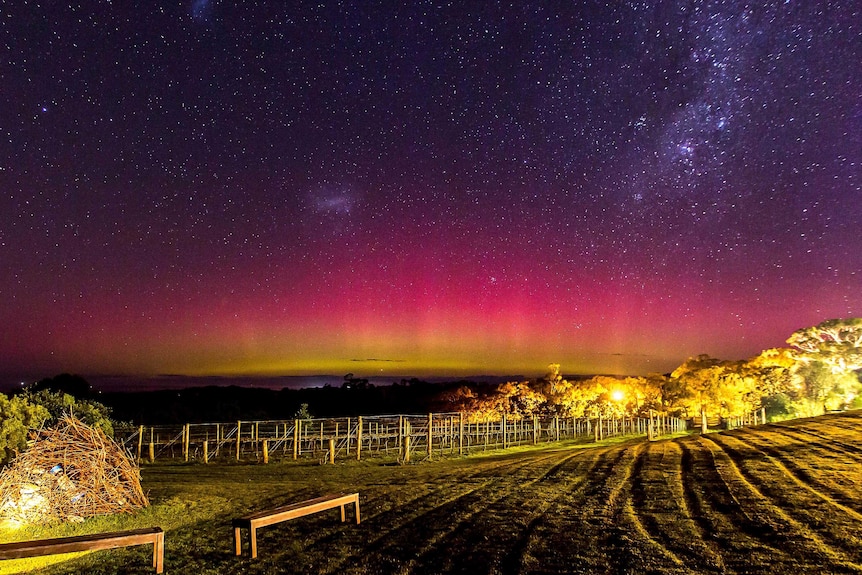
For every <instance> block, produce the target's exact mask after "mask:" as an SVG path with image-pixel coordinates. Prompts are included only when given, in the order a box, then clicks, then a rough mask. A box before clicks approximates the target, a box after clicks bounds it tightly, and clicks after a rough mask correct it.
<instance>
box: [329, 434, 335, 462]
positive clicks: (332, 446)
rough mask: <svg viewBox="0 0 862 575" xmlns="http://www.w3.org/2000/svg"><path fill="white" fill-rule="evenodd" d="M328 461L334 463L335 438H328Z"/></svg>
mask: <svg viewBox="0 0 862 575" xmlns="http://www.w3.org/2000/svg"><path fill="white" fill-rule="evenodd" d="M329 463H332V464H333V465H334V464H335V440H334V439H330V440H329Z"/></svg>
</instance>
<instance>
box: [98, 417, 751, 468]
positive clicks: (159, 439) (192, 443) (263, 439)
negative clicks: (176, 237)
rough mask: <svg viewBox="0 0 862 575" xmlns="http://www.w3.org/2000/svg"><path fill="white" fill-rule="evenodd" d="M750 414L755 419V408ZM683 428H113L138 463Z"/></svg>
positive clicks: (416, 422) (586, 422)
mask: <svg viewBox="0 0 862 575" xmlns="http://www.w3.org/2000/svg"><path fill="white" fill-rule="evenodd" d="M754 419H755V423H756V419H757V415H756V414H755V415H754ZM740 424H742V423H740ZM687 427H688V422H687V421H686V420H682V419H678V418H674V417H667V416H662V415H654V416H652V417H648V418H643V417H625V418H611V419H603V418H601V417H598V418H563V417H553V418H539V417H532V418H517V419H514V418H511V419H510V418H507V417H505V416H503V417H501V418H500V419H498V420H494V421H483V422H474V421H470V420H469V418H468V415H467V414H464V413H429V414H426V415H378V416H368V417H341V418H324V419H290V420H267V421H237V422H234V423H187V424H184V425H158V426H144V425H141V426H138V427H121V428H118V429H117V430H115V438H116V439H117V440H118V441H119V442H120V443H121V444H123V445H124V446H125V447H126V449H128V450H129V452H130V453H132V454H134V455H135V456H136V457H137V460H138V461H139V462H146V461H149V462H155V461H157V460H164V459H181V460H184V461H199V462H203V463H208V462H210V461H213V460H229V459H232V460H236V461H248V460H254V461H263V462H269V461H270V459H279V460H290V459H292V460H300V459H309V458H311V459H318V460H320V462H321V463H326V462H330V463H334V462H335V461H337V460H346V459H356V460H360V459H362V458H365V457H386V456H389V457H396V458H397V459H398V461H401V462H409V461H411V460H422V459H432V458H434V457H444V456H453V455H467V454H470V453H477V452H482V451H488V450H493V449H505V448H508V447H515V446H520V445H539V444H545V443H551V442H557V441H564V440H573V439H574V440H583V441H584V442H588V441H599V440H601V439H604V438H607V437H616V436H621V435H632V436H637V435H642V436H647V437H649V438H650V439H653V438H657V437H660V436H662V435H668V434H672V433H677V432H681V431H684V430H686V429H687Z"/></svg>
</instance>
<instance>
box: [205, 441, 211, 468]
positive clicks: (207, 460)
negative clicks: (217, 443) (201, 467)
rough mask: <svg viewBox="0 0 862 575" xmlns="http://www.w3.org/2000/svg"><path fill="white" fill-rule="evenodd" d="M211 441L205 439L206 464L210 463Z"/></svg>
mask: <svg viewBox="0 0 862 575" xmlns="http://www.w3.org/2000/svg"><path fill="white" fill-rule="evenodd" d="M208 444H209V441H208V440H206V439H204V463H209V462H210V454H209V445H208Z"/></svg>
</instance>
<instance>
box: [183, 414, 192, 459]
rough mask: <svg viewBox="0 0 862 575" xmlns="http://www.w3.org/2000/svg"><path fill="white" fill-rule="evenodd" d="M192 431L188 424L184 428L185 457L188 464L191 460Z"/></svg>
mask: <svg viewBox="0 0 862 575" xmlns="http://www.w3.org/2000/svg"><path fill="white" fill-rule="evenodd" d="M190 431H191V426H190V425H189V424H188V423H186V424H185V425H184V426H183V457H185V460H186V462H188V460H189V432H190Z"/></svg>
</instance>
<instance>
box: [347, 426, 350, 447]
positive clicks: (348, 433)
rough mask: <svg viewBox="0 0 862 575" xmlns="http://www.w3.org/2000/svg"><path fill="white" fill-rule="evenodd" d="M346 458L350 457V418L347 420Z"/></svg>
mask: <svg viewBox="0 0 862 575" xmlns="http://www.w3.org/2000/svg"><path fill="white" fill-rule="evenodd" d="M347 456H348V457H350V418H349V417H348V418H347Z"/></svg>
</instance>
